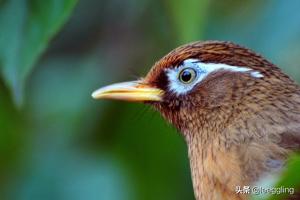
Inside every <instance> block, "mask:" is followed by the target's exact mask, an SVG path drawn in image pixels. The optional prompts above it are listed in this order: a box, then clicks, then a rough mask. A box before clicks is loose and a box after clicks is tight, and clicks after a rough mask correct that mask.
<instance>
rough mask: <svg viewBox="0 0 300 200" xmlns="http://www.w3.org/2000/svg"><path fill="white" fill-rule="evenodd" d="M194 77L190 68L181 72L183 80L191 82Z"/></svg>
mask: <svg viewBox="0 0 300 200" xmlns="http://www.w3.org/2000/svg"><path fill="white" fill-rule="evenodd" d="M191 78H192V73H191V72H190V71H188V70H186V71H183V72H182V74H181V80H182V81H184V82H189V81H190V80H191Z"/></svg>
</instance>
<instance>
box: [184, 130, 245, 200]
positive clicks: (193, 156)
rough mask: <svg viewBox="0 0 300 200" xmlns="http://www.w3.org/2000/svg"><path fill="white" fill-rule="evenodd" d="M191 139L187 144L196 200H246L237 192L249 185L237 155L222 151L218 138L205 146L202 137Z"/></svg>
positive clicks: (233, 150)
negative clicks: (244, 177)
mask: <svg viewBox="0 0 300 200" xmlns="http://www.w3.org/2000/svg"><path fill="white" fill-rule="evenodd" d="M207 134H208V133H207ZM197 135H200V134H197ZM202 136H203V133H202ZM195 137H196V136H195ZM190 139H191V140H188V141H187V143H188V152H189V158H190V167H191V172H192V179H193V187H194V192H195V197H196V200H202V199H210V200H220V199H222V200H224V199H225V200H227V199H228V200H237V199H239V200H241V199H247V196H246V195H243V194H237V193H236V192H235V190H236V188H237V187H238V186H241V187H243V186H245V185H247V184H248V183H245V181H244V180H243V171H242V169H241V168H240V165H239V155H237V152H238V151H237V150H235V149H231V150H225V149H220V148H219V146H220V144H219V142H220V141H218V139H217V138H216V139H215V140H214V141H211V142H206V143H204V142H203V141H201V140H202V139H201V138H200V137H199V138H190ZM203 145H205V146H203Z"/></svg>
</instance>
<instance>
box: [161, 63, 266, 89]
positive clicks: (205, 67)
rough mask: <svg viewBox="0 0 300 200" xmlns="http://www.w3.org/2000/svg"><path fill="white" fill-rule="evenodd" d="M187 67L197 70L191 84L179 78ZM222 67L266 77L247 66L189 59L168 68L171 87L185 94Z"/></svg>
mask: <svg viewBox="0 0 300 200" xmlns="http://www.w3.org/2000/svg"><path fill="white" fill-rule="evenodd" d="M187 67H190V68H193V69H195V70H196V71H197V77H196V79H195V80H194V81H193V82H192V83H191V84H183V83H181V82H180V81H179V80H178V74H179V72H180V71H181V70H182V69H184V68H187ZM221 69H223V70H228V71H232V72H240V73H249V74H250V76H252V77H253V78H262V77H264V75H263V74H262V73H260V72H259V71H255V70H253V69H251V68H247V67H242V66H232V65H227V64H223V63H203V62H201V61H200V60H197V59H187V60H185V61H184V62H183V64H182V65H180V66H179V67H175V68H171V69H167V70H166V73H167V76H168V79H169V89H170V90H171V91H172V92H174V93H176V94H178V95H180V94H185V93H187V92H188V91H190V90H191V89H193V87H194V86H195V85H196V84H198V83H199V82H201V81H202V80H204V79H205V78H206V77H207V76H208V75H209V74H210V73H212V72H214V71H218V70H221Z"/></svg>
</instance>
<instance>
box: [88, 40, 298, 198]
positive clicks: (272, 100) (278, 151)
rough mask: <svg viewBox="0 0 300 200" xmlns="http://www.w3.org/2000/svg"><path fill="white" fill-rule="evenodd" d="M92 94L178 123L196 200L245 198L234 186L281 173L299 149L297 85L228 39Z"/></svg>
mask: <svg viewBox="0 0 300 200" xmlns="http://www.w3.org/2000/svg"><path fill="white" fill-rule="evenodd" d="M92 96H93V98H96V99H118V100H126V101H136V102H144V103H147V104H151V105H153V107H154V108H155V109H157V110H158V111H159V112H160V113H161V114H162V116H163V117H164V118H165V119H166V120H167V121H169V122H170V123H171V124H173V125H174V126H175V127H176V128H177V129H178V130H179V131H180V133H182V135H183V136H184V138H185V140H186V142H187V146H188V153H189V159H190V167H191V172H192V180H193V187H194V193H195V197H196V199H197V200H200V199H204V200H207V199H210V200H216V199H228V200H234V199H248V198H249V194H241V193H239V192H238V191H236V188H237V187H243V186H254V185H255V184H256V183H257V182H258V181H260V180H261V179H263V178H264V177H266V176H268V175H270V174H274V173H275V174H276V173H279V172H280V171H281V170H282V168H283V166H284V164H285V162H286V159H287V157H288V155H289V154H290V153H292V152H294V151H298V150H299V149H300V87H299V85H297V84H296V83H295V82H294V81H293V80H292V79H291V78H289V77H288V76H287V75H286V74H284V73H283V72H282V71H281V70H280V69H279V68H278V67H276V66H275V65H274V64H272V63H271V62H269V61H267V60H266V59H265V58H263V57H262V56H260V55H258V54H256V53H254V52H253V51H251V50H249V49H247V48H244V47H241V46H239V45H236V44H233V43H231V42H220V41H207V42H194V43H190V44H186V45H183V46H181V47H178V48H176V49H175V50H173V51H171V52H170V53H169V54H167V55H166V56H164V57H163V58H162V59H161V60H159V61H158V62H156V63H155V64H154V66H153V67H152V69H151V70H150V72H149V73H148V74H147V75H146V77H145V78H142V79H140V80H137V81H132V82H124V83H118V84H113V85H110V86H106V87H103V88H100V89H98V90H96V91H95V92H94V93H93V94H92ZM295 197H296V196H294V197H292V198H295Z"/></svg>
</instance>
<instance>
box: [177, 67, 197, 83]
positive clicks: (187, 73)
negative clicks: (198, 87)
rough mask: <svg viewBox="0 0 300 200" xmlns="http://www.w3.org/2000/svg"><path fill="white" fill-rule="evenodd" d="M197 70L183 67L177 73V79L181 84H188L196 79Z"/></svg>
mask: <svg viewBox="0 0 300 200" xmlns="http://www.w3.org/2000/svg"><path fill="white" fill-rule="evenodd" d="M196 76H197V72H196V71H195V70H194V69H193V68H191V67H188V68H184V69H182V70H181V71H180V72H179V74H178V79H179V81H180V82H181V83H183V84H189V83H191V82H193V81H194V80H195V79H196Z"/></svg>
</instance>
